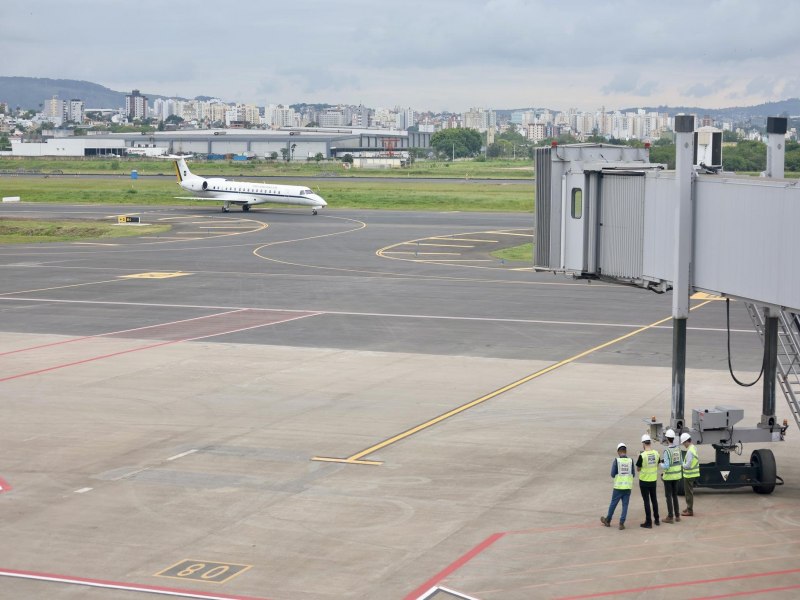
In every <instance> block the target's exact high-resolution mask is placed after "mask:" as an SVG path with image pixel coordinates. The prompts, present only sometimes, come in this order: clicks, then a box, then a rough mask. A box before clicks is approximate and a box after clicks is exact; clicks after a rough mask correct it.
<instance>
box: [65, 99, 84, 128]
mask: <svg viewBox="0 0 800 600" xmlns="http://www.w3.org/2000/svg"><path fill="white" fill-rule="evenodd" d="M83 110H84V106H83V100H80V99H78V98H73V99H72V100H70V101H69V103H66V102H65V103H64V112H65V113H66V120H67V121H72V122H73V123H83Z"/></svg>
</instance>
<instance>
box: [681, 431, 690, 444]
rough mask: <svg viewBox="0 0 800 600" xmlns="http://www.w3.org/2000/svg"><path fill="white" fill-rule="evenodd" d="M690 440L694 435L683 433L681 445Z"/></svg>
mask: <svg viewBox="0 0 800 600" xmlns="http://www.w3.org/2000/svg"><path fill="white" fill-rule="evenodd" d="M690 439H692V435H691V434H689V433H682V434H681V444H683V443H684V442H686V441H688V440H690Z"/></svg>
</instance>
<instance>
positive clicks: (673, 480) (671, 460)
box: [661, 429, 683, 523]
mask: <svg viewBox="0 0 800 600" xmlns="http://www.w3.org/2000/svg"><path fill="white" fill-rule="evenodd" d="M664 437H665V438H667V448H666V450H664V453H663V454H662V456H661V468H662V469H663V472H662V474H661V478H662V479H663V480H664V494H665V495H666V497H667V512H668V513H669V515H667V518H666V519H664V523H675V522H677V521H680V520H681V509H680V507H679V505H678V482H679V481H680V480H681V478H682V477H683V460H682V459H681V448H680V446H679V445H678V444H677V443H676V442H675V432H674V431H673V430H672V429H667V432H666V433H665V434H664Z"/></svg>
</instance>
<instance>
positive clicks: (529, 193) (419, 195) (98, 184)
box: [0, 176, 534, 212]
mask: <svg viewBox="0 0 800 600" xmlns="http://www.w3.org/2000/svg"><path fill="white" fill-rule="evenodd" d="M311 187H312V188H313V189H314V191H316V192H317V193H319V194H321V195H322V197H323V198H325V199H326V200H327V201H328V204H329V209H333V210H335V209H337V208H364V209H387V210H437V211H442V210H448V211H449V210H463V211H503V212H532V211H533V204H534V202H533V198H534V186H533V182H531V185H529V186H528V185H521V184H506V185H503V184H499V183H497V184H487V183H461V182H452V183H450V182H433V183H430V182H424V181H414V180H413V179H411V180H409V181H408V182H405V181H404V182H392V181H385V182H384V181H358V180H339V179H331V180H330V181H329V180H324V181H316V182H314V183H313V184H312V185H311ZM184 195H187V192H185V191H184V190H181V189H180V188H179V187H178V186H177V185H176V183H175V182H173V181H166V180H152V179H137V180H131V179H124V178H120V179H119V180H115V179H79V178H70V177H50V178H46V179H44V178H39V177H21V176H13V177H5V176H4V177H0V196H20V197H21V198H22V201H23V202H50V203H66V204H137V205H149V204H161V205H175V204H182V203H185V204H187V205H190V206H203V205H205V206H208V205H209V203H208V202H203V201H191V200H175V199H174V197H175V196H184Z"/></svg>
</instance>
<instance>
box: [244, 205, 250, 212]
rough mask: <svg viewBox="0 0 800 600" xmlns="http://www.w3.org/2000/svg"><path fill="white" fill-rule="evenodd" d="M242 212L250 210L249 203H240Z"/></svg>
mask: <svg viewBox="0 0 800 600" xmlns="http://www.w3.org/2000/svg"><path fill="white" fill-rule="evenodd" d="M242 212H250V205H249V204H242Z"/></svg>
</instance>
